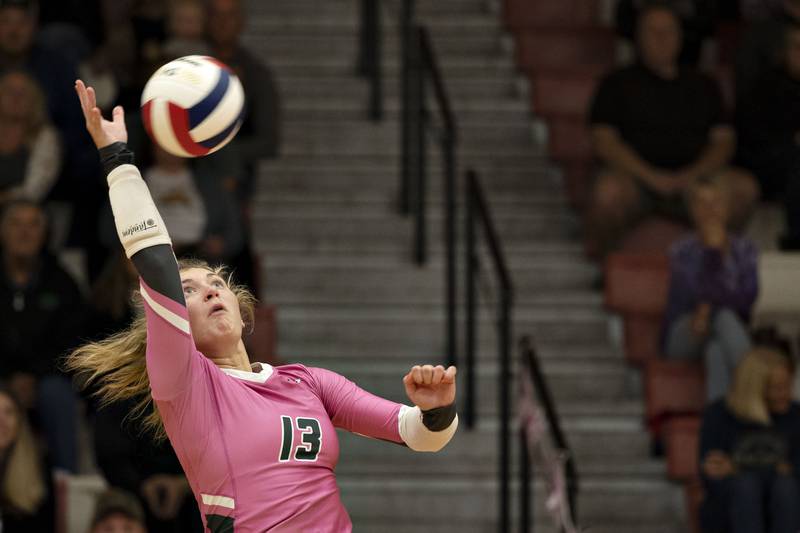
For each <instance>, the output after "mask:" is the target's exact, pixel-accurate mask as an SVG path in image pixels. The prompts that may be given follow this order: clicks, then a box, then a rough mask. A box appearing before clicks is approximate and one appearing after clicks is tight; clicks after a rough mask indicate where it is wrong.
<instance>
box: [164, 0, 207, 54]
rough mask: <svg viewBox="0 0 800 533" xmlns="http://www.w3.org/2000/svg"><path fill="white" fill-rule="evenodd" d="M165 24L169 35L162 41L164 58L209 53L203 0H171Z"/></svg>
mask: <svg viewBox="0 0 800 533" xmlns="http://www.w3.org/2000/svg"><path fill="white" fill-rule="evenodd" d="M167 24H168V27H167V30H168V32H169V36H168V38H167V41H166V42H165V43H164V55H165V57H166V58H168V59H171V58H176V57H182V56H188V55H193V54H200V55H210V54H211V48H210V47H209V46H208V42H207V41H206V40H205V30H206V7H205V4H204V3H203V0H176V1H174V2H172V3H171V4H170V6H169V15H168V21H167Z"/></svg>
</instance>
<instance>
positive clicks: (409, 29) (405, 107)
mask: <svg viewBox="0 0 800 533" xmlns="http://www.w3.org/2000/svg"><path fill="white" fill-rule="evenodd" d="M400 24H401V28H402V29H401V40H402V47H401V51H400V54H401V65H402V68H401V72H400V95H401V99H402V111H401V112H402V117H401V120H400V137H401V142H402V149H401V154H400V212H401V213H402V214H404V215H407V214H409V213H411V173H412V172H413V169H414V168H415V165H414V162H413V160H412V159H413V158H412V153H413V150H414V149H415V144H416V143H415V142H414V127H413V120H414V117H413V114H414V112H413V109H412V107H413V104H412V101H411V100H412V94H411V93H412V91H413V88H412V83H413V80H412V69H413V68H414V67H413V63H414V62H415V60H414V57H413V55H414V54H415V53H417V54H419V46H417V42H416V32H415V31H414V0H403V5H402V20H401V22H400Z"/></svg>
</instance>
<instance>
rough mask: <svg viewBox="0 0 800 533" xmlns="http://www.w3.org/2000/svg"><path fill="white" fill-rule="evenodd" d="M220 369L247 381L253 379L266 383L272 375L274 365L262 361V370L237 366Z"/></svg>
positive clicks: (256, 381)
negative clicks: (249, 370)
mask: <svg viewBox="0 0 800 533" xmlns="http://www.w3.org/2000/svg"><path fill="white" fill-rule="evenodd" d="M220 370H222V371H223V372H225V373H226V374H228V375H229V376H231V377H234V378H238V379H243V380H245V381H253V382H255V383H264V382H266V381H267V380H268V379H269V377H270V376H271V375H272V366H271V365H268V364H266V363H261V372H247V371H245V370H238V369H236V368H220Z"/></svg>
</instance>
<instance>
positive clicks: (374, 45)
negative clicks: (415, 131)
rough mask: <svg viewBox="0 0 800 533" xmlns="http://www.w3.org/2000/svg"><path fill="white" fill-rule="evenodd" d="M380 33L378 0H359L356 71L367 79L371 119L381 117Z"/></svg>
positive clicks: (379, 118)
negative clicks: (359, 19)
mask: <svg viewBox="0 0 800 533" xmlns="http://www.w3.org/2000/svg"><path fill="white" fill-rule="evenodd" d="M381 33H382V32H381V15H380V4H379V0H361V28H360V30H359V34H360V51H359V58H358V73H359V74H360V75H362V76H365V77H367V78H368V80H369V118H370V119H371V120H373V121H379V120H382V119H383V79H382V66H381V49H382V46H381V38H382V36H381Z"/></svg>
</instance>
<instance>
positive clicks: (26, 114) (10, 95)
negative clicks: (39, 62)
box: [0, 70, 61, 203]
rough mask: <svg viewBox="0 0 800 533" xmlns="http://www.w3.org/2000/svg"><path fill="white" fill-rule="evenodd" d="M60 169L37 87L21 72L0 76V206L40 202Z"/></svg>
mask: <svg viewBox="0 0 800 533" xmlns="http://www.w3.org/2000/svg"><path fill="white" fill-rule="evenodd" d="M60 169H61V144H60V141H59V138H58V133H56V130H55V129H54V128H53V127H52V126H51V125H50V123H49V119H48V117H47V108H46V106H45V101H44V95H43V94H42V91H41V89H40V88H39V85H38V84H37V83H36V81H35V80H34V79H33V78H31V77H30V76H29V75H28V74H26V73H25V72H24V71H19V70H18V71H13V70H12V71H8V72H6V73H5V74H3V75H2V76H0V203H2V202H5V201H7V200H9V199H12V198H27V199H29V200H33V201H35V202H41V201H42V200H44V198H45V196H47V193H49V192H50V189H51V188H52V187H53V183H54V182H55V180H56V179H57V178H58V173H59V171H60Z"/></svg>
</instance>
